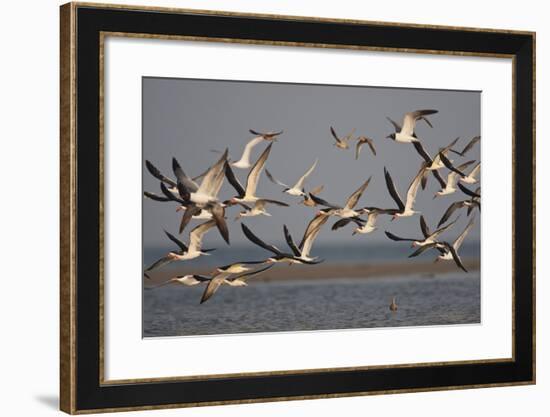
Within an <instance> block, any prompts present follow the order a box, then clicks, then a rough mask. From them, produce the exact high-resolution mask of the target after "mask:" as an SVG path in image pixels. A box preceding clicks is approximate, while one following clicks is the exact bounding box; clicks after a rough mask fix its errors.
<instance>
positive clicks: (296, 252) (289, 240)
mask: <svg viewBox="0 0 550 417" xmlns="http://www.w3.org/2000/svg"><path fill="white" fill-rule="evenodd" d="M283 231H284V233H285V239H286V243H287V244H288V247H289V248H290V249H291V250H292V253H294V255H295V256H298V257H300V256H302V252H301V251H300V249H298V247H297V246H296V243H294V240H293V239H292V236H291V235H290V232H289V231H288V228H287V227H286V224H285V225H284V226H283Z"/></svg>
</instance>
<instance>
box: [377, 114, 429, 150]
mask: <svg viewBox="0 0 550 417" xmlns="http://www.w3.org/2000/svg"><path fill="white" fill-rule="evenodd" d="M435 113H437V110H416V111H413V112H409V113H405V115H404V116H403V126H400V125H399V124H398V123H396V122H394V121H393V120H392V119H390V118H389V117H387V119H388V120H389V121H390V123H391V124H392V125H393V127H394V128H395V132H394V133H392V134H390V135H388V136H386V138H388V139H392V140H394V141H396V142H401V143H411V142H418V141H419V140H418V138H417V137H416V134H415V133H414V128H415V127H416V122H417V121H419V120H424V121H425V122H426V123H427V124H428V126H430V127H432V124H431V123H430V121H429V120H428V119H427V118H426V116H429V115H431V114H435Z"/></svg>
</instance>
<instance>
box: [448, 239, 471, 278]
mask: <svg viewBox="0 0 550 417" xmlns="http://www.w3.org/2000/svg"><path fill="white" fill-rule="evenodd" d="M442 244H443V245H445V248H446V249H447V250H448V251H449V252H450V253H451V256H452V257H453V261H455V264H456V265H457V266H458V267H459V268H460V269H462V270H463V271H464V272H468V270H467V269H466V267H465V266H464V264H463V263H462V259H460V256H458V252H457V251H456V250H455V248H453V246H452V245H450V244H449V243H447V242H442Z"/></svg>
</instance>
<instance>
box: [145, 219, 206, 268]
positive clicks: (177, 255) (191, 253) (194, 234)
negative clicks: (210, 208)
mask: <svg viewBox="0 0 550 417" xmlns="http://www.w3.org/2000/svg"><path fill="white" fill-rule="evenodd" d="M215 225H216V222H215V221H214V220H210V221H207V222H205V223H202V224H200V225H198V226H197V227H195V228H194V229H193V230H191V232H190V233H189V246H187V245H186V244H185V243H183V242H182V241H181V240H179V239H178V238H177V237H175V236H174V235H172V234H171V233H168V232H167V231H166V230H165V231H164V233H165V234H166V236H168V239H170V240H171V241H172V242H174V243H175V244H176V245H177V246H178V247H179V250H177V251H170V252H168V254H166V256H163V257H162V258H160V259H158V260H157V261H155V262H154V263H153V264H151V265H150V266H149V267H147V268H146V269H145V271H146V272H148V271H152V270H153V269H157V268H160V267H162V266H164V265H167V264H169V263H171V262H174V261H186V260H189V259H195V258H198V257H199V256H201V255H209V253H208V252H212V251H213V250H214V249H202V238H203V236H204V234H205V233H206V232H208V231H209V230H210V229H211V228H212V227H214V226H215Z"/></svg>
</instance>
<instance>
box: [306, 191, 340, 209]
mask: <svg viewBox="0 0 550 417" xmlns="http://www.w3.org/2000/svg"><path fill="white" fill-rule="evenodd" d="M309 198H311V199H312V200H313V201H314V202H315V204H319V205H321V206H325V207H330V208H333V209H339V208H342V207H340V206H337V205H335V204H332V203H329V202H328V201H326V200H323V199H322V198H321V197H317V196H316V195H314V194H312V193H309Z"/></svg>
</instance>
